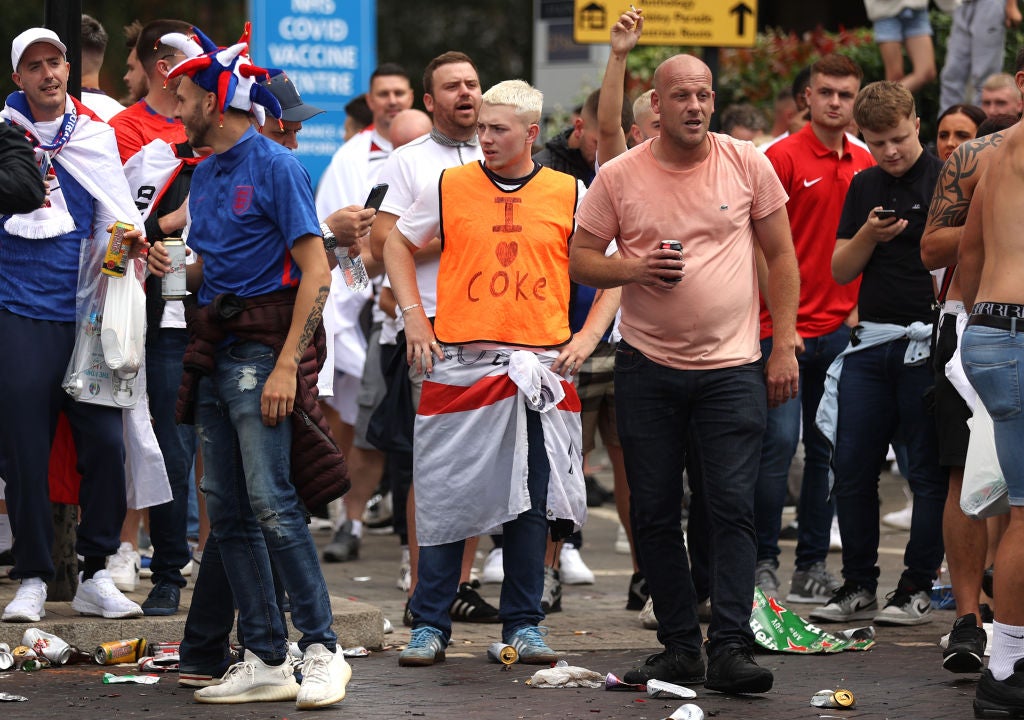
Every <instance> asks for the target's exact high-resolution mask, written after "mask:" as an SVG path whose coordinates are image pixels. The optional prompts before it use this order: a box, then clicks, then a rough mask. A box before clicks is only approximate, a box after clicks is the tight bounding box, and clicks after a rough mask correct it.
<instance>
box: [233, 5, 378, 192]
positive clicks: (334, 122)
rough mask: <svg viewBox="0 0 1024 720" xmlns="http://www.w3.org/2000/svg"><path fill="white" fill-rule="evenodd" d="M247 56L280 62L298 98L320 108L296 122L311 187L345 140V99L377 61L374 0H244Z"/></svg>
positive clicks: (365, 81) (362, 88)
mask: <svg viewBox="0 0 1024 720" xmlns="http://www.w3.org/2000/svg"><path fill="white" fill-rule="evenodd" d="M249 17H251V18H252V43H251V47H250V50H251V53H252V58H253V60H254V61H255V62H256V64H257V65H259V66H262V67H271V68H280V69H282V70H284V71H285V72H286V73H288V77H289V78H290V79H291V81H292V82H293V83H295V87H296V88H297V89H298V91H299V94H300V95H302V100H303V102H307V103H310V104H311V105H315V106H316V107H318V108H321V109H322V110H325V111H326V112H324V113H323V114H321V115H317V116H316V117H314V118H310V119H309V120H306V121H305V122H303V123H302V132H301V133H300V134H299V149H298V151H297V153H296V154H297V155H298V156H299V158H300V159H301V160H302V164H303V165H305V166H306V169H307V170H308V171H309V176H310V178H312V180H313V186H314V188H315V187H316V185H317V183H318V182H319V180H320V176H321V175H323V172H324V170H326V169H327V165H328V163H330V161H331V156H332V155H333V154H334V152H335V151H336V150H337V149H338V148H339V147H341V145H342V143H343V142H344V141H345V137H344V134H343V126H344V124H345V104H346V103H348V101H349V100H351V99H352V98H353V97H355V96H356V95H360V94H362V93H364V92H366V90H367V89H368V88H369V84H370V73H372V72H373V69H374V68H375V67H376V65H377V2H376V0H250V11H249Z"/></svg>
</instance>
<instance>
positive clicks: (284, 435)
mask: <svg viewBox="0 0 1024 720" xmlns="http://www.w3.org/2000/svg"><path fill="white" fill-rule="evenodd" d="M216 360H217V366H216V370H215V371H214V372H213V374H212V375H211V376H208V377H203V378H202V379H201V380H200V383H199V395H198V402H197V406H196V413H197V415H196V416H197V421H198V422H197V427H196V431H197V432H198V434H199V438H200V440H201V441H202V444H203V459H204V461H205V470H206V472H205V477H204V478H203V481H202V484H203V491H204V492H205V493H206V502H207V511H208V512H209V515H210V530H211V532H212V533H213V535H214V536H215V537H216V538H217V542H218V544H219V547H220V554H221V557H222V558H223V564H224V569H225V571H226V572H227V577H228V582H229V583H230V584H231V591H232V594H233V595H234V597H235V601H236V602H237V604H238V623H239V627H240V628H241V630H242V632H243V633H244V636H245V642H246V647H247V648H248V649H249V650H252V651H253V653H255V654H256V655H257V656H258V657H259V658H260V659H261V660H263V661H264V662H267V661H277V660H280V659H282V658H284V657H285V655H286V653H287V651H288V642H287V640H288V637H287V632H286V630H285V627H284V623H283V622H282V619H281V612H280V609H279V606H278V603H277V597H276V593H275V590H274V580H273V574H272V572H271V562H273V566H274V569H276V570H277V572H278V573H279V576H280V578H281V582H282V584H283V585H284V589H285V591H286V592H287V593H288V596H289V597H290V598H291V603H292V624H293V625H294V626H295V628H296V629H297V630H298V631H299V632H300V633H301V634H302V638H301V639H300V640H299V647H300V648H301V649H302V650H303V651H305V649H306V648H307V647H308V646H309V645H311V644H313V643H321V644H322V645H324V646H325V647H327V649H328V650H331V651H333V650H334V649H335V647H336V636H335V634H334V631H333V630H332V629H331V622H332V616H331V603H330V597H329V596H328V593H327V584H326V583H325V582H324V577H323V574H322V573H321V571H320V563H319V559H318V558H317V553H316V547H315V545H314V544H313V538H312V536H311V535H310V534H309V528H308V527H307V526H306V518H305V513H304V512H303V510H302V507H301V504H300V502H299V498H298V495H297V494H296V492H295V486H294V485H292V482H291V458H290V455H291V439H292V428H291V421H290V419H287V420H285V421H284V422H281V423H279V424H278V425H276V426H275V427H269V426H266V425H264V424H263V418H262V414H261V412H260V397H261V395H262V394H263V386H264V384H265V383H266V380H267V377H268V376H269V375H270V372H271V370H273V368H274V363H275V356H274V353H273V351H272V350H271V348H269V347H267V346H265V345H261V344H259V343H255V342H238V343H235V344H234V345H231V346H229V347H227V348H224V349H222V350H220V351H218V352H217V356H216ZM204 559H205V558H204Z"/></svg>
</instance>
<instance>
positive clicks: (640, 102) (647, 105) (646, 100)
mask: <svg viewBox="0 0 1024 720" xmlns="http://www.w3.org/2000/svg"><path fill="white" fill-rule="evenodd" d="M653 94H654V88H651V89H650V90H648V91H647V92H645V93H644V94H643V95H641V96H640V97H638V98H637V99H636V100H634V101H633V117H634V119H635V118H639V117H640V116H641V115H654V110H652V109H651V95H653Z"/></svg>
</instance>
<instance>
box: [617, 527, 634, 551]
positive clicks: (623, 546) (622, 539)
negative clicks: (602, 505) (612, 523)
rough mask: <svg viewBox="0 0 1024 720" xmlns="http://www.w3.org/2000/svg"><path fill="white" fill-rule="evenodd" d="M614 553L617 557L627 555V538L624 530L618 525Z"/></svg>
mask: <svg viewBox="0 0 1024 720" xmlns="http://www.w3.org/2000/svg"><path fill="white" fill-rule="evenodd" d="M615 552H617V553H618V554H619V555H629V554H630V553H629V537H627V536H626V528H624V527H623V526H622V525H619V531H618V532H617V533H616V534H615Z"/></svg>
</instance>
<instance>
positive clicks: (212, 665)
mask: <svg viewBox="0 0 1024 720" xmlns="http://www.w3.org/2000/svg"><path fill="white" fill-rule="evenodd" d="M271 567H272V568H273V565H272V566H271ZM195 572H196V579H195V582H194V584H193V589H192V604H191V605H189V608H188V618H187V619H186V620H185V632H184V633H183V635H182V638H181V648H180V655H181V669H182V671H183V672H193V673H207V674H209V675H214V676H219V675H222V674H223V673H224V670H225V669H226V667H227V665H228V664H230V662H231V661H230V658H231V654H230V642H231V626H232V625H234V622H235V598H234V596H233V595H232V594H231V583H229V582H228V576H227V572H226V571H225V570H224V560H223V558H222V557H221V554H220V545H219V544H218V542H217V538H216V537H214V536H213V535H211V536H210V537H209V539H207V541H206V547H205V548H204V549H203V561H202V562H201V563H199V567H198V568H196V571H195ZM274 589H275V593H276V595H277V602H278V607H281V606H282V604H283V602H284V600H285V597H284V589H283V588H282V587H281V586H280V583H279V582H278V578H277V573H276V572H275V573H274ZM281 623H282V624H284V623H285V617H284V613H283V612H282V613H281ZM238 643H239V644H240V645H241V646H242V647H245V646H246V637H245V630H244V628H242V627H241V625H239V628H238Z"/></svg>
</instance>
